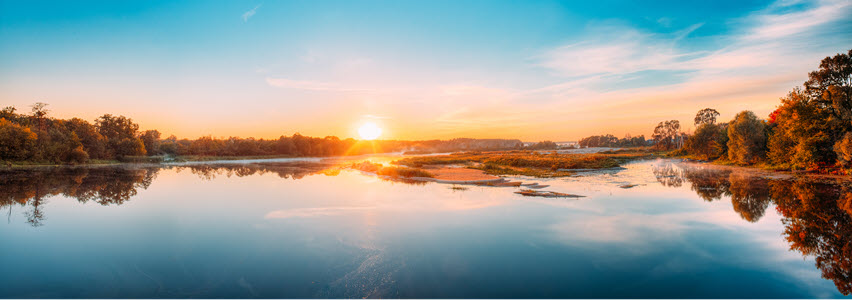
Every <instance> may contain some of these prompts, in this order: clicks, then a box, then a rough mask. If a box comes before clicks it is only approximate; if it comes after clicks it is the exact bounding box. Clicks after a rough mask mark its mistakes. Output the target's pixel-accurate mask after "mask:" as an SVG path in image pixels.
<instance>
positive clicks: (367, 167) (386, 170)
mask: <svg viewBox="0 0 852 300" xmlns="http://www.w3.org/2000/svg"><path fill="white" fill-rule="evenodd" d="M349 167H350V168H352V169H356V170H361V171H364V172H370V173H376V174H377V175H383V176H390V177H404V178H409V177H429V178H432V177H435V175H433V174H432V173H429V172H427V171H425V170H423V169H418V168H410V167H403V166H389V167H385V166H384V165H382V164H377V163H372V162H369V161H364V162H360V163H354V164H352V165H350V166H349Z"/></svg>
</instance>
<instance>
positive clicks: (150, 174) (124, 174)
mask: <svg viewBox="0 0 852 300" xmlns="http://www.w3.org/2000/svg"><path fill="white" fill-rule="evenodd" d="M158 171H159V168H138V169H136V168H134V169H128V168H47V169H39V170H36V171H33V170H5V171H0V186H2V187H3V188H2V189H0V209H2V208H5V207H8V210H9V217H10V218H11V214H12V206H13V205H14V204H19V205H21V206H25V207H26V206H28V207H29V210H27V211H26V212H24V215H26V220H27V223H29V224H30V225H32V226H34V227H38V226H42V225H44V220H45V218H46V217H45V212H44V210H43V205H44V204H45V199H46V198H48V197H50V196H55V195H63V196H66V197H69V198H74V199H77V201H79V202H81V203H86V202H89V201H94V202H97V203H99V204H101V205H112V204H115V205H121V204H123V203H124V202H126V201H129V200H130V198H132V197H133V196H135V195H136V190H137V189H139V188H142V189H145V188H148V186H150V185H151V182H152V181H153V180H154V177H156V175H157V172H158Z"/></svg>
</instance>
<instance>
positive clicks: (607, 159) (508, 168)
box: [393, 149, 657, 177]
mask: <svg viewBox="0 0 852 300" xmlns="http://www.w3.org/2000/svg"><path fill="white" fill-rule="evenodd" d="M655 155H657V154H655V153H652V152H649V151H647V150H645V149H627V150H618V151H609V152H601V153H594V154H574V153H570V154H556V153H547V154H544V153H538V152H535V151H517V150H516V151H495V152H460V153H453V154H449V155H435V156H419V157H408V158H404V159H400V160H397V161H394V162H393V164H396V165H404V166H409V167H415V168H421V167H423V166H425V165H466V166H468V167H469V168H472V169H479V170H483V171H485V173H487V174H491V175H526V176H534V177H561V176H568V175H571V174H573V173H572V172H571V171H570V170H571V169H606V168H614V167H618V166H619V164H620V163H623V162H626V161H629V160H633V159H638V158H646V157H653V156H655Z"/></svg>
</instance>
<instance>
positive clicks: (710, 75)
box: [526, 0, 852, 130]
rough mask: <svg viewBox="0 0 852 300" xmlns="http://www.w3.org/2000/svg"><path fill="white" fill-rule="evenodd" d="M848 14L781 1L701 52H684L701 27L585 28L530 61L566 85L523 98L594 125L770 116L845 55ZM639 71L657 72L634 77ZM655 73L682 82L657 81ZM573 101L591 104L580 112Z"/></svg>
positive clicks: (846, 6) (844, 5) (847, 7)
mask: <svg viewBox="0 0 852 300" xmlns="http://www.w3.org/2000/svg"><path fill="white" fill-rule="evenodd" d="M850 15H852V2H849V1H845V0H839V1H838V0H825V1H815V2H802V1H797V2H790V1H780V2H778V3H775V4H773V5H771V6H769V7H767V8H766V9H762V10H759V11H755V12H753V13H752V14H750V15H748V16H747V17H745V18H743V19H739V20H735V21H733V22H735V23H736V24H737V25H739V26H741V27H740V28H742V29H741V30H739V31H735V32H732V33H729V34H725V35H717V36H713V37H710V38H712V39H714V40H716V41H718V42H719V44H724V45H725V46H724V47H721V48H717V49H706V50H701V49H699V50H695V48H694V47H692V48H687V47H686V46H687V45H685V44H686V42H688V39H689V38H688V36H689V34H690V33H691V32H692V31H694V30H697V29H699V28H700V24H696V25H693V26H691V27H689V28H685V29H683V30H681V31H680V32H678V33H675V34H670V35H660V34H654V33H647V32H643V31H641V30H639V29H635V28H631V27H624V26H613V25H607V24H593V26H592V28H590V30H589V32H590V33H591V36H593V37H592V38H584V41H582V42H578V43H572V44H568V45H565V46H561V47H557V48H554V49H551V50H547V51H545V52H543V54H542V55H540V56H539V57H536V59H537V63H538V64H539V65H540V66H543V67H545V68H547V69H549V70H551V71H553V72H554V73H555V74H556V75H557V76H562V77H564V78H566V79H567V80H565V81H563V82H561V83H557V84H553V85H550V86H546V87H543V88H539V89H535V90H531V91H530V93H529V94H528V95H526V96H527V99H529V97H530V96H535V97H539V98H549V97H550V98H553V99H561V102H564V103H568V104H571V105H574V106H567V105H566V106H567V107H570V108H571V109H572V110H573V111H574V112H575V113H576V112H577V111H583V112H584V113H583V115H585V116H592V117H601V116H607V115H609V116H612V115H625V116H626V115H630V116H634V115H636V113H637V112H642V113H643V114H649V113H650V112H658V113H663V112H669V113H675V112H673V110H685V111H682V112H680V113H677V114H689V113H691V111H690V109H697V107H700V106H702V105H705V104H706V105H714V106H718V107H724V108H728V109H731V110H742V109H752V110H755V111H756V112H758V113H761V114H762V113H768V111H769V110H771V109H772V107H774V106H775V105H777V98H778V97H780V96H783V93H784V92H785V91H787V90H789V89H791V88H792V87H793V86H794V85H797V84H800V83H801V81H804V79H805V76H807V72H808V71H809V70H812V69H814V68H815V67H816V66H817V65H818V64H819V60H820V59H821V58H822V57H825V56H829V55H832V54H834V51H836V52H842V51H844V50H846V49H848V47H849V45H850V42H852V38H850V35H848V32H849V29H850V28H849V25H850V24H849V19H848V16H850ZM844 32H845V34H843V33H844ZM707 38H708V37H703V39H707ZM685 49H689V50H685ZM826 49H833V50H830V51H828V52H826ZM647 71H654V72H656V73H651V74H653V75H644V78H642V77H643V75H642V74H643V73H642V72H647ZM660 72H663V73H662V74H680V75H679V76H674V77H673V78H676V80H674V79H673V80H661V79H660V78H659V77H658V76H657V75H658V74H660ZM626 78H639V79H640V80H642V81H644V84H640V85H639V86H623V85H622V83H623V82H624V80H625V79H626ZM572 99H580V100H582V102H583V103H591V105H585V107H582V104H580V107H578V106H576V104H577V102H574V101H571V100H572ZM702 103H705V104H702ZM557 105H558V104H557ZM558 110H559V109H557V108H555V107H554V109H553V111H558ZM727 113H728V114H734V113H736V111H728V112H727ZM669 116H670V117H674V116H677V115H669ZM542 118H546V117H544V116H542ZM598 130H600V129H598Z"/></svg>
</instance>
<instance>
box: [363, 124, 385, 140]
mask: <svg viewBox="0 0 852 300" xmlns="http://www.w3.org/2000/svg"><path fill="white" fill-rule="evenodd" d="M358 135H360V136H361V139H364V140H375V139H376V138H377V137H379V136H380V135H382V129H381V128H379V126H376V124H374V123H364V125H361V128H358Z"/></svg>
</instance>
